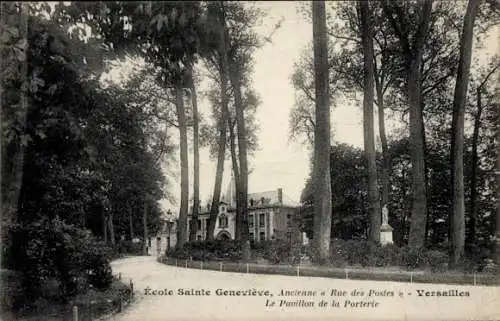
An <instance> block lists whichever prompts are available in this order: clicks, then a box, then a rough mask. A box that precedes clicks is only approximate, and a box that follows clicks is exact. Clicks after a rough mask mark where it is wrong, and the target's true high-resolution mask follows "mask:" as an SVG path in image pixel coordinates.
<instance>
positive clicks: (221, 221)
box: [219, 214, 228, 228]
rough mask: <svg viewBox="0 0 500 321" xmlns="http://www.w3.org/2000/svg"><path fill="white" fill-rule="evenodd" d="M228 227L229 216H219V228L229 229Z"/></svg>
mask: <svg viewBox="0 0 500 321" xmlns="http://www.w3.org/2000/svg"><path fill="white" fill-rule="evenodd" d="M227 226H228V220H227V216H226V215H224V214H222V215H221V216H219V228H227Z"/></svg>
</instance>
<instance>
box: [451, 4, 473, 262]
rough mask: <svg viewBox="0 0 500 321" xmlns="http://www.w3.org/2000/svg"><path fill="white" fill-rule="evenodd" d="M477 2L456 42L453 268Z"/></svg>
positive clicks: (461, 236)
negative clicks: (457, 57) (458, 53)
mask: <svg viewBox="0 0 500 321" xmlns="http://www.w3.org/2000/svg"><path fill="white" fill-rule="evenodd" d="M479 4H480V1H477V0H469V3H468V5H467V11H466V13H465V16H464V24H463V31H462V37H461V41H460V58H459V61H458V73H457V80H456V84H455V97H454V99H453V120H452V137H451V152H450V161H451V173H452V179H451V180H452V186H453V189H452V193H453V212H452V213H451V214H450V216H449V217H450V241H449V242H450V244H449V246H450V265H451V266H456V265H457V264H458V263H459V262H460V261H461V260H462V258H463V255H464V244H465V197H464V122H465V100H466V98H467V87H468V84H469V75H470V64H471V55H472V36H473V30H474V20H475V17H476V12H477V9H478V7H479Z"/></svg>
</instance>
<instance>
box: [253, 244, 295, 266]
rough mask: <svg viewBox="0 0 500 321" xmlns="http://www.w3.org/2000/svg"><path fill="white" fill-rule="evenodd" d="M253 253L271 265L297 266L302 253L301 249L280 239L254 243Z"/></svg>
mask: <svg viewBox="0 0 500 321" xmlns="http://www.w3.org/2000/svg"><path fill="white" fill-rule="evenodd" d="M253 251H254V254H256V255H257V256H261V257H263V258H264V259H266V260H268V261H269V262H271V263H273V264H297V263H299V262H300V256H301V253H302V249H301V248H299V247H295V246H291V245H290V243H289V242H288V241H286V240H282V239H277V240H272V241H263V242H258V243H255V244H254V245H253Z"/></svg>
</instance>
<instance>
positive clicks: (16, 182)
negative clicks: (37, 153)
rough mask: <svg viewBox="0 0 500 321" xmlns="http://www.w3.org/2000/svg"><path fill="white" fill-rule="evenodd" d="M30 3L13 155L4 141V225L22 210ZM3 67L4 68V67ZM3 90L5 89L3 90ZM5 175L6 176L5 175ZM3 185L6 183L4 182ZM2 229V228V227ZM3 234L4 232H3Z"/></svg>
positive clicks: (24, 10)
mask: <svg viewBox="0 0 500 321" xmlns="http://www.w3.org/2000/svg"><path fill="white" fill-rule="evenodd" d="M28 9H29V3H28V2H22V3H21V12H20V18H21V23H20V26H19V31H20V35H19V36H20V37H21V38H23V39H24V40H25V42H26V46H25V47H24V57H25V58H24V60H23V61H22V62H21V70H20V75H19V77H20V79H19V80H20V82H21V88H20V90H19V107H20V108H19V110H18V112H17V115H16V117H19V121H20V125H21V128H19V133H20V134H19V136H18V138H17V140H18V141H17V144H16V143H14V144H16V146H15V151H14V153H13V155H12V157H9V158H7V157H5V156H6V155H5V150H6V146H5V144H6V142H2V144H1V145H2V165H4V164H5V163H7V164H8V165H9V166H4V167H3V168H2V169H3V170H4V173H5V171H6V172H7V175H5V174H2V178H5V180H6V181H7V182H9V184H8V188H6V189H5V190H2V201H1V209H2V215H1V219H2V223H3V224H4V226H7V225H8V224H10V223H11V222H12V220H13V219H14V218H15V216H16V215H17V214H18V212H19V210H20V206H21V204H22V201H21V190H22V185H23V174H24V165H25V164H24V163H25V161H24V159H25V153H26V146H25V144H23V143H22V142H21V137H22V136H23V135H24V133H25V131H26V126H27V121H28V108H29V105H28V95H27V93H26V92H27V90H28V82H29V79H28V60H27V57H28V56H29V55H28V50H29V45H28V15H29V12H28ZM3 18H4V17H3V16H2V15H0V19H1V21H0V22H1V23H4V21H3V20H4V19H3ZM2 69H3V68H2ZM2 91H3V90H2ZM4 175H5V176H4ZM2 187H4V185H3V184H2ZM0 231H2V229H0ZM2 234H3V233H2Z"/></svg>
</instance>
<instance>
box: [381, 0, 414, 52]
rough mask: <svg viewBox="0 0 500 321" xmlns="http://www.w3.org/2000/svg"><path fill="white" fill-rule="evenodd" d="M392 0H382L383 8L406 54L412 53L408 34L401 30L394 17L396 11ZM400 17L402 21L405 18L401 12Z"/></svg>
mask: <svg viewBox="0 0 500 321" xmlns="http://www.w3.org/2000/svg"><path fill="white" fill-rule="evenodd" d="M391 2H392V1H391V0H384V1H383V2H382V8H383V10H384V12H385V14H386V16H387V18H388V19H389V22H390V23H391V26H392V28H393V29H394V31H395V32H396V35H397V36H398V38H399V41H400V42H401V45H402V47H403V51H404V52H405V54H406V55H411V54H412V52H411V48H410V43H409V42H408V34H407V33H404V32H403V31H402V30H401V28H400V26H399V24H398V22H397V21H396V19H394V14H395V13H394V10H393V8H392V4H390V3H391ZM398 18H399V20H400V22H401V20H402V18H403V16H402V14H401V12H399V13H398Z"/></svg>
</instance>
